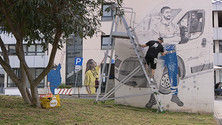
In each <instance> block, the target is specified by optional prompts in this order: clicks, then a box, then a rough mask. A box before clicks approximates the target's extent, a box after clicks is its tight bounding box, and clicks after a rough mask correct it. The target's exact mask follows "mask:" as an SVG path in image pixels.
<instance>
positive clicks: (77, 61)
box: [74, 57, 83, 98]
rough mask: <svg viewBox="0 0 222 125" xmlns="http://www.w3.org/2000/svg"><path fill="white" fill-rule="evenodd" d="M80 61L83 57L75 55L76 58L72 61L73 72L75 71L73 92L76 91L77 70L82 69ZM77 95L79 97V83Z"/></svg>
mask: <svg viewBox="0 0 222 125" xmlns="http://www.w3.org/2000/svg"><path fill="white" fill-rule="evenodd" d="M82 62H83V58H80V57H76V58H75V62H74V65H75V69H74V71H75V73H76V80H75V89H74V94H75V91H76V84H77V76H78V72H79V71H80V70H81V69H82ZM78 97H79V98H80V93H79V85H78Z"/></svg>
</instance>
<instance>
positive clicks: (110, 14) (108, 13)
mask: <svg viewBox="0 0 222 125" xmlns="http://www.w3.org/2000/svg"><path fill="white" fill-rule="evenodd" d="M111 5H112V3H105V4H104V5H103V6H102V10H103V16H102V20H103V21H110V20H113V16H114V15H115V12H114V11H112V10H111V9H110V10H109V11H106V9H108V8H109V7H110V6H111Z"/></svg>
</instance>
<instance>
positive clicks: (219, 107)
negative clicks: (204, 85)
mask: <svg viewBox="0 0 222 125" xmlns="http://www.w3.org/2000/svg"><path fill="white" fill-rule="evenodd" d="M214 116H215V118H216V120H217V121H218V123H219V125H222V96H218V97H217V98H216V99H215V100H214Z"/></svg>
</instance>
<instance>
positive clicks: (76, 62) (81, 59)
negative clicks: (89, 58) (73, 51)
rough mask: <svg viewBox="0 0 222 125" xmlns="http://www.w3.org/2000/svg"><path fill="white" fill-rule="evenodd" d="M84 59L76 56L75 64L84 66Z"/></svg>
mask: <svg viewBox="0 0 222 125" xmlns="http://www.w3.org/2000/svg"><path fill="white" fill-rule="evenodd" d="M82 61H83V58H80V57H76V58H75V65H79V66H82Z"/></svg>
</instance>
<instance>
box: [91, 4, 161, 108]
mask: <svg viewBox="0 0 222 125" xmlns="http://www.w3.org/2000/svg"><path fill="white" fill-rule="evenodd" d="M116 10H117V9H116ZM118 10H119V11H118V14H123V13H124V14H125V13H130V14H131V21H130V26H128V23H127V21H126V19H125V15H124V14H123V15H120V16H117V17H116V18H115V19H113V22H112V26H111V32H110V40H109V43H108V48H107V50H106V54H105V62H106V60H107V58H108V57H109V58H111V59H112V57H113V50H114V44H112V47H111V48H112V49H111V56H109V55H108V53H109V47H110V43H111V39H112V38H123V39H129V40H130V42H131V44H132V46H133V49H134V50H135V52H136V55H137V57H138V61H139V62H140V66H138V67H137V68H135V69H134V70H133V71H132V72H131V73H130V74H128V75H127V76H126V77H125V78H124V79H123V80H121V81H120V82H119V83H120V84H117V85H116V86H115V87H114V88H112V89H111V90H110V91H109V92H105V95H104V96H103V97H102V98H101V99H99V94H100V90H101V79H100V81H99V88H98V90H99V92H98V93H97V97H96V101H95V102H97V101H104V100H110V99H116V98H126V97H133V96H142V95H147V94H153V95H154V97H155V100H156V102H157V105H158V110H159V111H160V112H164V110H163V106H162V104H161V98H160V94H159V92H158V89H157V86H156V85H155V84H154V83H152V82H151V81H150V77H149V76H150V75H149V72H148V71H147V68H146V67H145V64H146V60H145V58H144V54H143V52H142V49H141V47H139V46H138V38H137V36H136V34H135V32H134V20H135V15H136V14H135V12H133V9H132V8H126V7H125V8H123V7H121V8H118ZM126 10H127V11H126ZM128 10H130V11H128ZM120 21H121V22H122V23H123V24H124V28H125V29H126V32H117V28H118V25H119V23H120ZM113 43H114V42H113ZM111 59H110V63H109V70H108V73H107V74H108V76H109V72H110V66H111ZM105 66H106V64H104V65H103V68H102V73H101V74H103V73H104V71H105ZM141 68H142V70H143V72H144V74H145V76H146V79H147V81H148V84H149V87H150V89H151V90H152V93H144V94H136V95H128V96H121V97H114V98H108V97H109V96H111V95H112V94H113V93H114V92H115V91H116V90H117V89H118V88H120V87H121V86H122V85H124V83H125V82H126V81H127V80H129V79H130V78H131V77H132V76H133V75H135V74H136V73H137V72H138V71H140V70H141ZM149 71H151V70H149ZM106 77H107V76H106ZM107 85H108V79H107V82H106V88H107Z"/></svg>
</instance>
